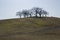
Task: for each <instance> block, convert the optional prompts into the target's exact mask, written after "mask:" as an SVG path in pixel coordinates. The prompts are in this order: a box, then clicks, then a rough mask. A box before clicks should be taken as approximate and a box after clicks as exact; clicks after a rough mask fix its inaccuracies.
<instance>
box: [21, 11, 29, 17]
mask: <svg viewBox="0 0 60 40" xmlns="http://www.w3.org/2000/svg"><path fill="white" fill-rule="evenodd" d="M22 14H23V15H24V18H26V17H28V16H29V11H28V10H23V11H22Z"/></svg>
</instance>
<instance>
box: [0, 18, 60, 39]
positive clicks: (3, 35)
mask: <svg viewBox="0 0 60 40" xmlns="http://www.w3.org/2000/svg"><path fill="white" fill-rule="evenodd" d="M55 27H60V18H52V17H47V18H20V19H19V18H17V19H8V20H0V40H60V38H59V37H60V29H58V28H55ZM50 28H51V29H50ZM52 28H53V30H52ZM54 28H55V29H54Z"/></svg>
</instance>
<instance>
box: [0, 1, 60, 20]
mask: <svg viewBox="0 0 60 40" xmlns="http://www.w3.org/2000/svg"><path fill="white" fill-rule="evenodd" d="M32 7H40V8H43V9H44V10H46V11H47V12H49V15H48V16H53V17H60V0H0V19H10V18H17V16H16V12H17V11H21V10H22V9H31V8H32Z"/></svg>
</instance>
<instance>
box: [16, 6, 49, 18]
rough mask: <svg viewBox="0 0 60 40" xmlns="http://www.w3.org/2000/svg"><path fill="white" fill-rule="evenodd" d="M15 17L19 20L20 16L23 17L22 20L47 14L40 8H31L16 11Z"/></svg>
mask: <svg viewBox="0 0 60 40" xmlns="http://www.w3.org/2000/svg"><path fill="white" fill-rule="evenodd" d="M16 13H17V14H16V15H17V16H19V17H20V18H21V16H24V18H27V17H40V18H41V17H42V15H45V17H46V15H47V14H48V12H47V11H45V10H43V9H42V8H39V7H33V8H32V9H29V10H22V12H21V11H18V12H16Z"/></svg>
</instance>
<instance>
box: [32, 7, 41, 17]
mask: <svg viewBox="0 0 60 40" xmlns="http://www.w3.org/2000/svg"><path fill="white" fill-rule="evenodd" d="M32 10H33V12H35V16H36V17H38V15H37V14H39V15H40V17H41V15H42V8H39V7H34V8H32Z"/></svg>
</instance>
